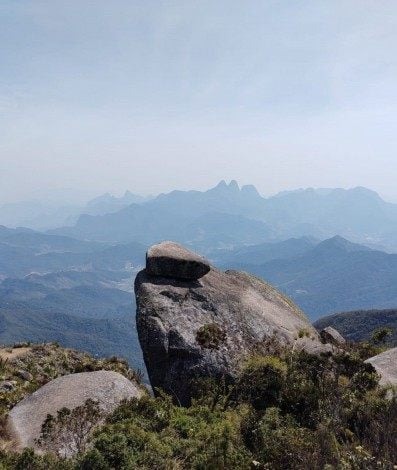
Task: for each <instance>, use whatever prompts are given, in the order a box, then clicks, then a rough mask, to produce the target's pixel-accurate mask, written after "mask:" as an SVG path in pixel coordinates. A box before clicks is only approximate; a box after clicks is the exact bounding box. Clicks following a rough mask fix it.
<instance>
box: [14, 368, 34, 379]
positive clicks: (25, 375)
mask: <svg viewBox="0 0 397 470" xmlns="http://www.w3.org/2000/svg"><path fill="white" fill-rule="evenodd" d="M17 376H18V377H20V378H21V379H22V380H26V381H27V382H30V381H31V380H33V375H32V374H31V373H30V372H28V371H27V370H19V371H18V372H17Z"/></svg>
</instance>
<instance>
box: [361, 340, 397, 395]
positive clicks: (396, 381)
mask: <svg viewBox="0 0 397 470" xmlns="http://www.w3.org/2000/svg"><path fill="white" fill-rule="evenodd" d="M365 362H369V363H370V364H372V365H373V366H374V367H375V370H376V372H377V373H378V374H379V375H380V377H381V378H380V382H379V383H380V385H394V386H397V348H393V349H388V350H387V351H385V352H383V353H381V354H378V355H377V356H374V357H371V358H370V359H367V360H366V361H365Z"/></svg>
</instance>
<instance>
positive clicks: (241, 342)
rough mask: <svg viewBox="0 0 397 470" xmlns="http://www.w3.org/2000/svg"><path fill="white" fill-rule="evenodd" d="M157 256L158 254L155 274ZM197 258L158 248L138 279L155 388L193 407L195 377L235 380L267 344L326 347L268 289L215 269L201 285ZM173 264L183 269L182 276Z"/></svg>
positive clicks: (141, 328) (141, 324)
mask: <svg viewBox="0 0 397 470" xmlns="http://www.w3.org/2000/svg"><path fill="white" fill-rule="evenodd" d="M153 253H155V254H156V253H161V256H157V259H156V269H153V264H152V262H151V261H149V260H151V259H152V257H153ZM174 253H177V256H176V257H175V258H174ZM195 259H196V255H194V254H193V253H191V252H189V251H187V250H185V249H184V248H182V247H179V246H177V245H175V244H172V245H171V244H170V243H169V242H167V243H164V244H160V245H158V246H157V247H155V249H150V250H149V254H148V261H149V269H148V268H147V269H146V270H143V271H141V272H140V273H139V274H138V276H137V278H136V281H135V294H136V300H137V327H138V334H139V340H140V343H141V347H142V350H143V354H144V359H145V363H146V366H147V369H148V374H149V378H150V381H151V384H152V386H153V388H154V389H156V387H159V388H162V389H164V390H165V391H166V392H167V393H170V394H171V395H172V396H173V397H174V398H175V400H176V401H179V402H180V403H182V404H188V403H189V400H190V397H191V393H192V388H191V387H192V382H193V380H194V379H195V378H198V377H203V376H204V377H205V376H212V377H218V376H225V377H227V378H230V379H231V380H232V379H233V378H234V377H235V375H236V373H237V371H238V369H239V367H240V366H241V361H242V360H244V358H245V357H246V356H247V355H249V354H252V353H253V352H254V351H256V350H257V349H258V348H260V347H263V346H264V345H265V343H266V340H269V339H271V338H276V339H277V341H279V342H280V343H282V344H284V345H291V346H292V345H294V348H304V349H306V350H308V351H310V352H315V351H320V350H323V349H324V348H325V346H324V345H322V343H321V341H320V338H319V335H318V333H317V332H316V330H315V329H314V328H313V327H312V326H311V325H310V323H309V322H308V320H307V318H306V317H305V315H304V314H303V313H302V311H300V310H299V308H298V307H296V306H295V305H294V304H293V303H292V302H291V300H289V299H288V298H287V297H285V296H284V295H282V294H281V293H280V292H278V291H277V290H276V289H274V288H273V287H271V286H270V285H269V284H267V283H265V282H263V281H261V280H260V279H258V278H256V277H254V276H251V275H249V274H246V273H240V272H236V271H227V272H222V271H219V270H218V269H216V268H214V267H211V268H210V270H209V271H208V272H207V273H206V274H205V275H202V277H200V278H199V279H197V271H195V268H194V266H195V265H192V263H191V260H195ZM163 260H164V261H163ZM170 266H171V267H172V268H170ZM175 266H184V269H183V270H182V272H183V275H180V273H181V270H180V269H179V268H177V269H175ZM190 266H191V267H192V271H193V272H192V273H191V274H190V273H189V272H188V269H189V267H190ZM207 267H208V268H209V266H208V265H207ZM157 273H160V274H157ZM200 274H201V273H200ZM188 277H190V278H191V279H190V280H188Z"/></svg>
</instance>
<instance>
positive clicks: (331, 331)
mask: <svg viewBox="0 0 397 470" xmlns="http://www.w3.org/2000/svg"><path fill="white" fill-rule="evenodd" d="M320 336H321V339H322V340H323V342H324V343H331V344H333V345H335V346H341V345H342V344H345V343H346V340H345V338H344V337H343V336H342V335H341V334H340V333H339V331H338V330H335V328H332V326H327V327H326V328H324V329H323V330H321V331H320Z"/></svg>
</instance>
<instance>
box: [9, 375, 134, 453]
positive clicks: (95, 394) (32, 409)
mask: <svg viewBox="0 0 397 470" xmlns="http://www.w3.org/2000/svg"><path fill="white" fill-rule="evenodd" d="M141 395H142V389H140V388H139V386H138V385H136V384H134V383H132V382H131V381H129V380H127V379H126V378H125V377H124V376H123V375H121V374H119V373H117V372H112V371H105V370H100V371H96V372H83V373H79V374H70V375H65V376H63V377H59V378H57V379H55V380H52V381H51V382H49V383H47V384H46V385H44V386H43V387H41V388H39V389H38V390H37V391H36V392H34V393H33V394H32V395H29V396H28V397H26V398H25V399H23V400H22V401H21V402H20V403H18V404H17V405H16V406H14V408H13V409H12V410H11V411H10V413H9V415H8V421H7V429H8V433H9V435H10V436H11V438H12V439H13V441H14V442H15V444H16V447H17V448H19V449H22V448H24V447H32V448H35V449H37V450H38V445H37V443H36V440H37V439H38V438H39V436H40V432H41V426H42V424H43V422H44V420H45V419H46V417H47V415H48V414H52V415H56V414H57V411H58V410H60V409H61V408H63V407H66V408H69V409H73V408H76V407H78V406H80V405H83V404H84V403H85V402H86V400H87V399H89V398H90V399H92V400H94V401H97V402H98V404H99V406H100V407H101V409H102V410H104V412H105V413H108V412H111V411H113V410H114V409H115V408H116V407H117V405H118V404H119V403H120V402H121V401H122V400H123V399H127V398H132V397H140V396H141Z"/></svg>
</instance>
